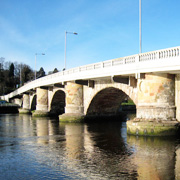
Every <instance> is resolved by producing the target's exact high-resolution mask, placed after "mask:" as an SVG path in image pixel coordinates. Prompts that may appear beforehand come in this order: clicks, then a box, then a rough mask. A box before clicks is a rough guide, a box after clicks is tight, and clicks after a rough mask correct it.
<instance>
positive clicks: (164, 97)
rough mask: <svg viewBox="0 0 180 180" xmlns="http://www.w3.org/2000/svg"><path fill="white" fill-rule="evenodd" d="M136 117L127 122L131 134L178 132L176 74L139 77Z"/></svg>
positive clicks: (152, 74) (167, 133) (168, 133)
mask: <svg viewBox="0 0 180 180" xmlns="http://www.w3.org/2000/svg"><path fill="white" fill-rule="evenodd" d="M137 102H138V104H137V106H136V108H137V114H136V118H135V119H134V120H131V121H128V122H127V131H128V133H129V134H136V135H152V136H156V135H158V136H162V135H174V134H175V133H176V132H177V129H178V127H177V125H178V122H177V121H176V108H175V76H174V75H171V74H166V73H163V74H159V73H158V74H156V73H147V74H145V77H144V78H143V79H138V101H137Z"/></svg>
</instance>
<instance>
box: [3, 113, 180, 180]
mask: <svg viewBox="0 0 180 180" xmlns="http://www.w3.org/2000/svg"><path fill="white" fill-rule="evenodd" d="M177 142H179V141H177V140H176V139H175V138H171V139H167V138H153V137H151V138H150V137H149V138H147V137H146V138H145V137H136V136H130V135H128V136H127V133H126V123H125V122H123V123H118V122H111V123H107V122H106V123H102V122H101V123H90V124H69V123H68V124H65V123H59V121H57V120H56V119H49V118H36V119H32V117H31V116H29V115H19V116H18V115H13V116H10V115H6V116H5V115H0V151H1V152H2V153H1V159H2V161H3V159H5V160H4V162H6V164H8V163H9V164H12V161H10V160H12V159H10V158H6V156H8V157H9V156H12V157H13V158H14V156H16V154H19V156H16V161H17V162H16V163H17V165H18V167H19V171H18V172H17V173H21V170H22V169H23V168H24V166H25V167H26V168H27V169H26V175H29V174H31V173H32V169H33V173H36V178H37V177H45V178H47V177H49V179H53V178H54V177H61V178H62V179H63V178H65V177H66V178H67V177H68V179H140V180H141V179H142V180H144V179H147V180H151V179H153V180H154V179H155V180H156V179H163V180H164V179H165V180H166V179H168V180H169V179H176V180H178V179H180V143H177ZM12 147H14V149H13V150H12ZM9 149H11V151H9ZM9 153H13V154H12V155H10V154H9ZM20 155H21V156H20ZM22 155H23V156H22ZM22 157H23V158H22ZM22 164H23V167H22ZM9 166H10V165H9ZM11 166H12V165H11ZM44 168H45V169H46V171H44ZM1 169H2V167H1V168H0V171H1ZM10 171H11V170H7V172H6V173H5V171H4V173H5V175H7V174H8V173H9V172H10ZM28 173H29V174H28ZM21 176H23V175H22V174H21ZM24 176H25V175H24ZM1 177H2V175H0V178H1ZM33 177H35V176H33ZM31 178H32V177H31ZM24 179H26V178H24ZM32 179H33V178H32ZM37 179H38V178H37Z"/></svg>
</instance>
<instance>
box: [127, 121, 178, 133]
mask: <svg viewBox="0 0 180 180" xmlns="http://www.w3.org/2000/svg"><path fill="white" fill-rule="evenodd" d="M179 125H180V124H179V122H177V121H163V122H148V121H146V122H145V121H141V122H137V121H128V122H127V133H128V134H133V135H138V136H172V135H176V133H177V132H178V130H179Z"/></svg>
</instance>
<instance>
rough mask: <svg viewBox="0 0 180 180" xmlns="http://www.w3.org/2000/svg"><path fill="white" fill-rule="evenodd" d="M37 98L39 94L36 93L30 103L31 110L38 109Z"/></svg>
mask: <svg viewBox="0 0 180 180" xmlns="http://www.w3.org/2000/svg"><path fill="white" fill-rule="evenodd" d="M36 100H37V96H36V94H34V95H33V97H32V100H31V104H30V110H31V111H33V110H36Z"/></svg>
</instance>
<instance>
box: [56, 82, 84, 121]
mask: <svg viewBox="0 0 180 180" xmlns="http://www.w3.org/2000/svg"><path fill="white" fill-rule="evenodd" d="M65 91H66V107H65V113H64V114H62V115H60V116H59V120H60V121H61V122H82V121H83V119H84V105H83V85H79V84H75V83H72V82H67V85H66V86H65Z"/></svg>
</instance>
